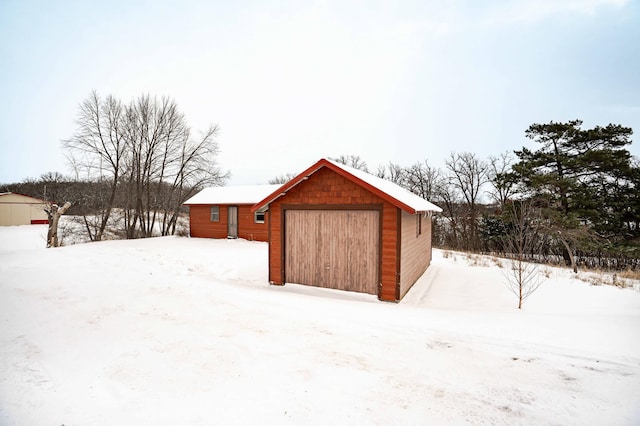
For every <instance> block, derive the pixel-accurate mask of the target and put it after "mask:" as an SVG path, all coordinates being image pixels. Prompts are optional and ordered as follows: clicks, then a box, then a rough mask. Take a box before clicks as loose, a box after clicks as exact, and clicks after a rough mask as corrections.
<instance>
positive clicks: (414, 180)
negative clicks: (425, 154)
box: [405, 160, 440, 200]
mask: <svg viewBox="0 0 640 426" xmlns="http://www.w3.org/2000/svg"><path fill="white" fill-rule="evenodd" d="M439 178H440V170H438V169H437V168H435V167H432V166H430V165H429V162H428V161H427V160H424V161H419V162H417V163H415V164H413V165H412V166H410V167H407V168H406V169H405V186H406V188H407V189H408V190H409V191H411V192H413V193H414V194H416V195H418V196H420V197H422V198H424V199H425V200H431V199H433V198H434V195H435V192H436V184H437V182H438V179H439Z"/></svg>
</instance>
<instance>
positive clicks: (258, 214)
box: [253, 212, 265, 223]
mask: <svg viewBox="0 0 640 426" xmlns="http://www.w3.org/2000/svg"><path fill="white" fill-rule="evenodd" d="M264 215H265V212H256V213H255V216H254V217H253V221H254V222H255V223H264Z"/></svg>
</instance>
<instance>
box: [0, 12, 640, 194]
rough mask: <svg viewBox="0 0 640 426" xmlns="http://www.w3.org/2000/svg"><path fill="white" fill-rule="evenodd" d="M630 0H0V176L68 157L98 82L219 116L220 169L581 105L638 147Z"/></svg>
mask: <svg viewBox="0 0 640 426" xmlns="http://www.w3.org/2000/svg"><path fill="white" fill-rule="evenodd" d="M638 3H639V2H638V1H631V0H513V1H491V0H490V1H477V0H451V1H442V0H417V1H415V2H412V1H397V0H396V1H388V2H387V1H268V0H262V1H255V2H253V1H217V2H215V1H202V2H198V1H146V2H145V1H121V2H120V1H100V2H97V1H96V2H90V1H50V0H47V1H42V2H36V1H28V0H15V1H14V0H0V58H1V61H0V182H4V183H9V182H15V181H21V180H23V179H25V178H27V177H39V176H40V175H41V174H43V173H45V172H49V171H59V172H62V173H65V174H67V173H69V168H68V165H67V164H66V162H65V159H64V155H63V151H62V149H61V143H60V141H61V140H62V139H65V138H68V137H70V136H71V135H72V134H73V132H74V129H75V124H74V120H75V118H76V115H77V112H78V105H79V104H80V102H82V101H83V100H84V99H85V98H86V97H87V96H88V95H89V94H90V92H91V91H92V90H94V89H95V90H96V91H97V92H98V93H99V94H100V95H103V96H105V95H108V94H112V95H114V96H116V97H118V98H120V99H121V100H123V101H125V102H128V101H130V100H131V99H132V98H133V97H136V96H138V95H140V94H142V93H149V94H151V95H158V96H162V95H167V96H170V97H172V98H174V99H175V101H176V102H177V104H178V105H179V106H180V108H181V109H182V111H183V112H184V113H185V115H186V118H187V121H188V123H189V124H190V125H191V127H192V129H193V130H194V131H197V130H205V129H206V128H207V127H208V126H209V124H211V123H217V124H219V125H220V128H221V132H220V135H219V138H218V142H219V145H220V149H221V154H220V156H219V162H220V164H221V166H222V167H223V168H225V169H227V170H230V171H231V174H232V180H231V183H232V184H253V183H266V181H267V180H268V179H269V178H271V177H274V176H276V175H280V174H284V173H286V172H300V171H302V170H304V169H305V168H306V167H308V166H309V165H311V164H312V163H313V162H315V161H317V160H318V159H320V158H322V157H327V156H338V155H340V154H356V155H360V156H361V157H362V158H363V159H364V160H366V161H367V163H368V164H369V166H370V168H373V169H375V167H377V165H378V164H382V163H387V162H389V161H393V162H395V163H400V164H402V165H409V164H412V163H414V162H416V161H419V160H424V159H428V160H429V162H430V163H431V164H433V165H436V166H440V165H442V164H443V161H444V159H445V158H446V157H447V156H448V155H449V153H450V152H452V151H455V152H463V151H470V152H474V153H476V154H478V155H479V156H481V157H483V158H486V157H488V156H490V155H497V154H499V153H501V152H504V151H506V150H513V149H519V148H521V147H522V146H525V145H526V146H531V145H530V144H529V142H528V141H527V139H525V137H524V131H525V129H526V128H527V127H528V126H529V125H530V124H532V123H536V122H538V123H542V122H549V121H551V120H553V121H566V120H570V119H575V118H580V119H583V120H584V122H585V126H589V127H591V126H594V125H597V124H600V125H606V124H608V123H610V122H614V123H618V124H622V125H625V126H630V127H632V128H633V129H634V130H635V131H636V135H635V136H634V139H636V140H637V142H636V143H634V144H633V145H632V146H631V148H630V150H631V152H632V153H633V154H634V155H636V156H639V155H640V148H639V145H640V138H639V136H638V134H640V5H639V4H638ZM480 5H481V6H480Z"/></svg>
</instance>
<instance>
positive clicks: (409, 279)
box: [400, 212, 431, 299]
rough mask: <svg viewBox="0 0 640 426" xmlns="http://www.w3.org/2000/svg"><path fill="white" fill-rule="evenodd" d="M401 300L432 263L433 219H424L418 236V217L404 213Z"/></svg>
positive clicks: (402, 225)
mask: <svg viewBox="0 0 640 426" xmlns="http://www.w3.org/2000/svg"><path fill="white" fill-rule="evenodd" d="M401 223H402V224H401V235H402V241H401V247H402V249H401V255H400V299H402V298H403V297H404V295H405V294H407V292H408V291H409V289H410V288H411V286H413V284H415V282H416V281H417V280H418V278H420V277H421V276H422V274H423V273H424V271H426V270H427V267H428V266H429V264H430V263H431V218H430V217H429V216H427V217H424V216H423V217H422V233H421V234H420V235H418V236H416V215H412V214H409V213H406V212H402V221H401Z"/></svg>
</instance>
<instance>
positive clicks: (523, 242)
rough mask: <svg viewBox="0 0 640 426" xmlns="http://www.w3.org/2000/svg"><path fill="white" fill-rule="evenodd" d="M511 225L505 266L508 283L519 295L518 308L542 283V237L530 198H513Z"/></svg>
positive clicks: (506, 246) (509, 222) (509, 214)
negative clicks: (538, 260) (525, 199)
mask: <svg viewBox="0 0 640 426" xmlns="http://www.w3.org/2000/svg"><path fill="white" fill-rule="evenodd" d="M506 211H507V216H508V227H507V229H508V230H507V233H506V235H505V236H504V237H503V246H504V249H505V254H506V256H507V257H508V267H507V268H504V269H503V272H504V275H505V278H506V280H507V286H508V287H509V290H511V291H512V292H513V294H515V295H516V297H517V298H518V309H522V304H523V303H524V301H525V300H526V299H527V298H528V297H529V296H530V295H531V294H532V293H533V292H535V291H536V290H537V289H538V287H540V285H541V284H542V277H541V276H540V273H539V272H538V264H537V263H535V262H533V261H534V260H535V257H536V256H537V255H538V254H539V252H540V247H541V238H540V235H538V232H537V230H536V223H538V222H539V220H536V217H535V210H534V208H533V206H532V205H531V202H530V201H514V202H511V203H509V205H508V207H507V210H506Z"/></svg>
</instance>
